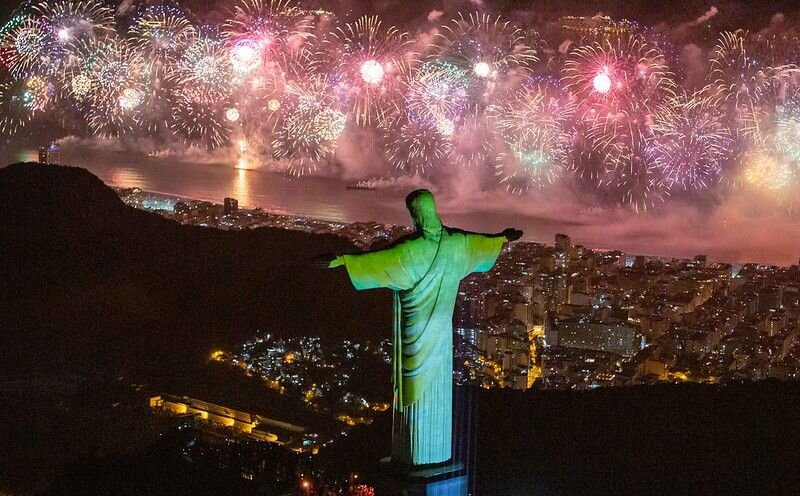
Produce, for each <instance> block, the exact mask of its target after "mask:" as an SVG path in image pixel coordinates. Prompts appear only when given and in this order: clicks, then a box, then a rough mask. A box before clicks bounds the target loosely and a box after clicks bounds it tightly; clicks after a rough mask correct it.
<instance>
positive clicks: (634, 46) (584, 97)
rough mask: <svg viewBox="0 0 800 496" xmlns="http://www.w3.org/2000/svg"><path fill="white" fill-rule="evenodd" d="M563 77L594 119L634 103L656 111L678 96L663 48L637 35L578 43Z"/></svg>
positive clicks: (637, 107) (583, 113)
mask: <svg viewBox="0 0 800 496" xmlns="http://www.w3.org/2000/svg"><path fill="white" fill-rule="evenodd" d="M562 81H563V82H564V84H565V86H566V89H567V90H568V91H569V92H571V93H572V94H573V95H575V96H576V97H577V98H578V99H579V100H580V101H581V102H582V103H581V105H580V108H579V113H580V117H581V118H583V119H586V120H589V121H592V120H595V119H600V120H602V119H606V118H608V116H613V115H615V114H617V113H619V112H626V113H628V114H632V111H633V110H634V109H635V110H636V111H637V112H639V111H641V110H643V111H645V112H652V110H653V109H655V108H656V107H657V106H658V105H660V104H661V103H663V102H664V101H666V100H667V99H669V98H672V97H674V96H675V87H676V85H675V80H674V77H673V75H672V72H671V71H670V70H669V68H668V67H667V65H666V61H665V58H664V55H663V54H662V53H661V51H660V50H659V49H658V48H657V47H655V46H654V45H651V44H649V43H648V42H647V41H646V40H645V39H644V38H642V37H640V36H635V35H632V36H627V37H622V38H620V37H615V38H604V39H601V40H600V41H596V42H594V43H591V44H589V45H584V46H580V47H578V48H576V49H575V50H573V51H572V52H570V53H569V54H568V56H567V59H566V61H565V62H564V67H563V69H562Z"/></svg>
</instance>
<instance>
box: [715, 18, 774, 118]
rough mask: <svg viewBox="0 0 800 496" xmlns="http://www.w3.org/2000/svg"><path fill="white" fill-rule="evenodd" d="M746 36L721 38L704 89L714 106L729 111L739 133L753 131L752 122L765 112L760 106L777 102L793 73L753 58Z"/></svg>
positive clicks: (737, 32) (740, 34)
mask: <svg viewBox="0 0 800 496" xmlns="http://www.w3.org/2000/svg"><path fill="white" fill-rule="evenodd" d="M747 37H748V34H747V32H745V31H736V32H733V33H731V32H725V33H722V34H721V35H720V38H719V41H718V42H717V45H716V47H715V48H714V52H713V55H712V57H711V71H710V73H709V76H708V80H709V84H708V85H707V86H706V87H705V88H704V89H703V93H704V94H705V95H706V96H707V97H708V98H709V99H710V100H711V101H712V102H713V104H714V105H717V106H719V107H724V108H725V109H726V112H727V113H728V116H729V117H730V118H731V119H733V120H734V121H735V122H736V129H735V130H736V131H737V132H740V131H747V130H748V129H749V130H751V131H752V128H753V124H752V123H753V122H757V121H758V120H759V116H758V114H759V112H761V111H763V110H764V109H763V108H761V106H762V105H763V104H773V103H774V102H775V101H776V97H777V96H778V93H779V91H780V88H781V86H782V81H784V80H785V78H786V77H787V76H788V74H789V73H790V70H789V68H788V67H786V66H779V67H773V66H767V65H765V64H764V63H762V61H760V60H758V59H756V58H754V57H753V56H752V55H751V54H750V52H749V51H748V43H747ZM745 134H747V133H745ZM750 134H752V133H750Z"/></svg>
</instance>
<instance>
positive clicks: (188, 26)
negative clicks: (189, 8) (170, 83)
mask: <svg viewBox="0 0 800 496" xmlns="http://www.w3.org/2000/svg"><path fill="white" fill-rule="evenodd" d="M129 35H130V38H131V42H132V43H133V46H135V47H136V49H137V50H139V52H140V53H142V56H143V57H144V59H145V61H146V64H147V68H148V69H149V70H151V71H153V72H155V74H156V75H160V74H162V73H164V72H169V71H171V70H172V69H173V68H174V67H175V65H176V63H177V62H178V60H179V58H180V56H181V55H182V54H183V52H184V50H186V48H187V47H188V46H189V43H190V42H191V41H193V40H194V39H195V37H196V31H195V28H194V26H193V25H192V23H191V22H190V21H189V19H188V18H187V17H186V13H185V12H184V11H183V10H182V9H180V8H178V7H175V6H170V5H151V6H147V7H145V8H144V9H142V10H141V11H140V12H138V13H137V14H136V15H135V16H134V18H133V19H132V23H131V27H130V31H129Z"/></svg>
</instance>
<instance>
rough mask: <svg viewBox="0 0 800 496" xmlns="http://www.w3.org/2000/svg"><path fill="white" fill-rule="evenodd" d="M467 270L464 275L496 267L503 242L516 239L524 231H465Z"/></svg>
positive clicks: (510, 229) (509, 229)
mask: <svg viewBox="0 0 800 496" xmlns="http://www.w3.org/2000/svg"><path fill="white" fill-rule="evenodd" d="M464 237H465V244H466V247H465V249H466V270H465V272H464V275H465V276H466V275H467V274H470V273H472V272H486V271H488V270H490V269H491V268H492V267H494V264H495V262H496V261H497V257H498V256H499V255H500V251H501V250H502V249H503V244H504V243H506V242H507V241H516V240H518V239H519V238H520V237H522V231H520V230H518V229H512V228H508V229H506V230H505V231H503V232H501V233H498V234H479V233H472V232H465V233H464Z"/></svg>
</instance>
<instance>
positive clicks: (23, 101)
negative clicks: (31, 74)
mask: <svg viewBox="0 0 800 496" xmlns="http://www.w3.org/2000/svg"><path fill="white" fill-rule="evenodd" d="M27 92H28V89H27V88H26V84H25V82H24V81H20V80H15V79H10V80H7V81H4V82H2V83H0V132H1V133H3V134H5V135H13V134H16V133H17V132H18V131H19V130H20V129H22V128H23V127H25V125H26V124H27V123H28V122H30V120H31V118H32V116H33V112H32V110H31V107H30V104H29V102H30V97H29V96H28V95H27Z"/></svg>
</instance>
